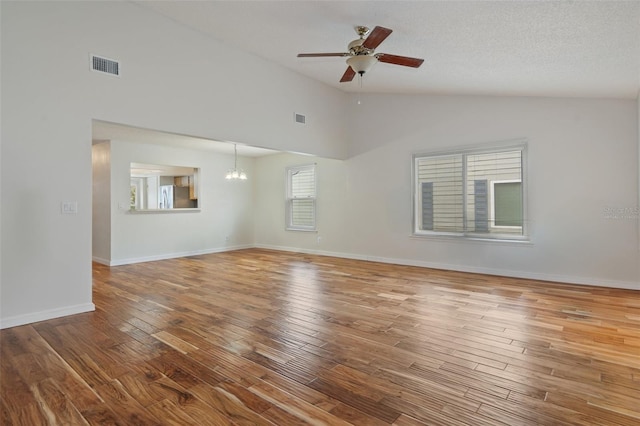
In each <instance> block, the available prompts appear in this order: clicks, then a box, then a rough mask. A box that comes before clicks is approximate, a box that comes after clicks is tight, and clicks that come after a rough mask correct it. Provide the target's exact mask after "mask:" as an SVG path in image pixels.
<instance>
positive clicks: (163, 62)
mask: <svg viewBox="0 0 640 426" xmlns="http://www.w3.org/2000/svg"><path fill="white" fill-rule="evenodd" d="M0 7H1V14H0V15H1V16H0V19H1V22H0V23H1V25H0V31H1V51H2V62H1V73H0V78H1V81H0V83H1V85H2V93H1V104H2V112H1V113H2V129H1V139H2V157H1V160H0V161H1V176H0V182H1V184H2V187H1V193H2V205H1V207H0V217H1V224H0V227H1V228H2V235H1V240H0V252H1V254H2V259H1V265H0V270H1V271H0V282H1V286H2V287H1V288H0V296H1V297H0V298H1V302H0V311H1V313H0V327H9V326H13V325H18V324H24V323H27V322H32V321H37V320H42V319H47V318H52V317H55V316H60V315H66V314H71V313H75V312H83V311H87V310H91V309H93V304H92V303H91V266H90V264H91V251H92V244H91V222H92V214H91V205H92V197H91V191H92V183H91V182H92V171H91V167H92V165H91V162H92V161H91V157H92V154H91V120H92V119H99V120H104V121H112V122H116V123H122V124H129V125H134V126H139V127H144V128H151V129H157V130H163V131H168V132H174V133H182V134H189V135H194V136H200V137H205V138H212V139H222V140H231V141H236V142H241V143H247V144H250V145H256V146H263V147H266V148H273V149H280V150H285V151H295V152H306V153H311V154H316V155H320V156H323V157H330V158H338V159H343V158H347V156H348V155H347V147H348V148H349V150H350V152H349V156H350V157H351V158H350V159H349V160H348V161H347V163H346V165H345V166H344V167H345V169H344V170H341V172H340V173H342V176H346V188H342V187H341V188H338V189H335V191H336V194H334V195H335V197H336V198H337V200H338V201H340V200H344V199H345V198H346V199H347V201H346V202H345V203H346V204H345V206H346V207H343V205H341V204H328V205H326V204H323V205H322V206H320V207H319V208H320V209H331V210H329V215H335V212H336V211H337V212H339V213H340V212H342V211H344V210H346V213H345V214H344V216H343V217H344V218H345V219H344V221H342V222H340V223H337V222H339V221H338V220H337V219H335V217H332V218H331V219H323V220H322V224H321V230H320V232H321V234H322V235H324V236H325V237H323V238H326V240H321V243H320V246H322V244H323V241H326V244H327V251H332V252H340V253H347V254H350V255H352V256H354V257H355V256H361V257H369V258H379V259H386V260H392V261H398V262H407V263H422V264H429V265H434V266H442V267H451V268H457V269H465V268H466V269H473V270H486V271H488V272H496V273H502V272H504V273H509V274H514V275H525V276H536V277H548V278H551V279H566V280H571V281H577V282H589V283H604V284H614V285H616V284H619V285H622V286H625V285H626V286H632V285H633V286H637V283H638V251H637V248H638V237H637V236H638V231H637V229H636V226H637V221H630V220H617V221H614V220H607V219H605V218H604V217H603V214H602V209H603V208H604V207H606V206H629V205H637V203H638V193H639V191H638V177H637V173H638V161H637V160H638V158H639V155H638V126H637V120H638V118H637V114H638V113H637V110H638V108H637V105H636V103H634V102H633V101H608V100H579V99H574V100H567V99H521V98H520V99H519V98H514V99H503V98H486V97H478V98H470V97H411V96H391V95H389V96H386V95H370V96H363V104H362V105H360V106H356V105H355V99H349V98H348V97H347V96H346V95H344V94H342V93H340V92H338V91H337V90H334V89H331V88H328V87H326V86H323V85H321V84H320V83H318V82H315V81H312V80H310V79H307V78H305V77H302V76H300V75H298V74H295V73H293V72H291V71H288V70H285V69H283V68H280V67H278V66H277V65H275V64H273V63H270V62H268V61H264V60H261V59H259V58H257V57H254V56H251V55H248V54H244V53H242V52H240V51H238V50H236V49H233V48H229V47H227V46H224V45H223V44H221V43H218V42H216V41H214V40H212V39H209V38H206V37H205V36H203V35H202V34H200V33H197V32H194V31H191V30H189V29H187V28H185V27H182V26H180V25H178V24H176V23H174V22H172V21H170V20H168V19H166V18H164V17H162V16H159V15H156V14H152V13H149V12H148V11H146V10H144V9H143V8H141V7H139V6H137V5H136V4H132V3H128V2H50V1H44V2H0ZM89 53H95V54H99V55H103V56H106V57H109V58H113V59H118V60H120V61H121V63H122V76H121V77H119V78H114V77H110V76H105V75H101V74H99V73H93V72H90V71H89V69H88V68H89V66H88V58H89ZM220 58H224V60H221V59H220ZM347 101H348V102H347ZM294 112H298V113H302V114H305V115H306V116H307V125H305V126H300V125H298V124H296V123H294V120H293V114H294ZM348 114H352V117H351V120H350V121H349V122H348V123H347V122H345V121H344V120H345V119H346V118H348ZM347 124H348V126H347ZM347 132H349V133H347ZM350 135H351V136H353V137H354V141H353V143H350V141H348V140H347V139H348V137H349V136H350ZM514 137H528V138H529V140H530V150H529V151H530V158H529V162H530V166H531V167H530V173H531V176H530V186H529V189H530V198H529V200H530V205H531V209H530V212H529V213H530V218H531V219H532V224H531V229H532V240H533V244H531V245H528V246H513V245H512V244H507V245H501V244H492V245H489V244H486V243H468V242H466V243H460V242H451V241H433V240H423V239H411V238H409V237H408V236H409V233H410V200H411V195H410V193H409V188H410V185H409V182H410V173H409V160H410V154H411V152H414V151H419V150H423V149H430V148H433V147H449V146H460V145H467V144H475V143H478V142H485V141H495V140H504V139H510V138H514ZM112 154H113V153H112ZM541 165H542V166H541ZM341 167H342V166H339V167H336V168H337V169H340V168H341ZM567 170H569V171H570V173H568V172H567ZM16 176H19V177H20V178H19V179H16ZM43 182H46V184H44V183H43ZM343 191H345V192H344V193H343ZM324 197H325V196H323V198H324ZM329 199H330V198H327V200H329ZM62 201H77V203H78V213H77V214H73V215H63V214H61V208H60V203H61V202H62ZM336 208H337V209H339V210H334V209H336ZM341 209H344V210H341ZM323 214H324V213H323ZM125 217H127V216H125ZM129 219H132V220H137V219H133V218H129ZM114 220H115V219H114ZM274 220H275V219H274ZM256 223H257V222H256ZM281 223H282V222H279V224H281ZM278 226H280V225H278ZM112 229H113V228H112ZM282 232H284V231H282ZM210 238H211V240H210V241H205V242H201V244H202V246H210V245H214V246H215V245H216V244H218V243H216V242H215V241H214V240H215V238H217V237H213V236H211V237H210ZM242 238H244V236H243V237H242ZM216 241H219V240H216ZM256 241H257V242H259V243H261V244H274V245H280V244H281V245H283V246H291V245H293V246H295V247H297V248H299V249H317V245H318V243H317V239H316V238H312V239H311V238H309V237H308V236H307V237H301V236H294V235H290V234H287V235H286V236H283V235H280V234H278V233H277V232H276V233H274V234H272V235H268V236H267V235H262V234H261V235H260V238H256ZM310 244H315V245H314V246H313V247H312V246H310ZM111 249H112V252H113V250H114V247H113V246H112V248H111ZM182 250H189V248H188V247H186V246H179V247H176V248H175V251H176V252H179V251H182ZM139 253H141V251H140V252H127V253H118V255H117V256H118V258H130V257H135V256H138V255H139ZM145 253H146V252H145ZM147 254H148V253H147Z"/></svg>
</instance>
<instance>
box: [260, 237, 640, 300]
mask: <svg viewBox="0 0 640 426" xmlns="http://www.w3.org/2000/svg"><path fill="white" fill-rule="evenodd" d="M255 247H256V248H263V249H271V250H282V251H288V252H294V253H306V254H317V255H320V256H333V257H341V258H344V259H355V260H368V261H370V262H380V263H389V264H394V265H406V266H419V267H423V268H432V269H441V270H447V271H457V272H469V273H473V274H486V275H497V276H503V277H510V278H523V279H530V280H538V281H550V282H559V283H565V284H580V285H590V286H595V287H610V288H621V289H626V290H640V283H637V282H633V281H619V280H605V279H601V278H591V277H577V276H569V275H555V274H543V273H538V272H528V271H514V270H510V269H497V268H483V267H477V266H463V265H451V264H446V263H437V262H426V261H421V260H413V259H398V258H389V257H379V256H368V255H362V254H354V253H342V252H331V251H325V250H307V249H301V248H297V247H285V246H275V245H266V244H256V245H255Z"/></svg>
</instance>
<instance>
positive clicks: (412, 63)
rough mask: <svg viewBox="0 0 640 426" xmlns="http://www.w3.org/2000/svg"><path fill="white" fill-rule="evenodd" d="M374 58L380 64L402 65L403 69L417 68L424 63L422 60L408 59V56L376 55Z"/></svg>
mask: <svg viewBox="0 0 640 426" xmlns="http://www.w3.org/2000/svg"><path fill="white" fill-rule="evenodd" d="M376 57H377V58H378V60H379V61H380V62H386V63H388V64H394V65H402V66H404V67H412V68H418V67H419V66H420V65H422V63H423V62H424V59H420V58H410V57H408V56H398V55H389V54H388V53H378V54H376Z"/></svg>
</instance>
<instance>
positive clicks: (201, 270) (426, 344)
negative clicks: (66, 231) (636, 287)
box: [0, 249, 640, 426]
mask: <svg viewBox="0 0 640 426" xmlns="http://www.w3.org/2000/svg"><path fill="white" fill-rule="evenodd" d="M93 297H94V303H95V305H96V311H95V312H92V313H86V314H81V315H75V316H70V317H65V318H60V319H55V320H50V321H44V322H40V323H36V324H32V325H27V326H21V327H14V328H11V329H6V330H2V332H1V333H0V343H1V348H0V349H1V362H0V368H1V369H0V378H1V396H2V400H1V403H0V424H2V425H29V426H31V425H46V424H65V425H67V424H68V425H85V424H93V425H105V424H114V425H115V424H120V425H192V424H193V425H227V424H233V425H298V424H312V425H321V424H327V425H348V424H355V425H389V424H395V425H398V426H414V425H447V426H450V425H499V424H508V425H512V426H514V425H533V424H544V425H638V424H640V291H625V290H616V289H607V288H594V287H585V286H574V285H564V284H554V283H546V282H536V281H531V280H519V279H508V278H500V277H493V276H485V275H474V274H465V273H457V272H446V271H436V270H430V269H425V268H417V267H406V266H394V265H387V264H380V263H372V262H364V261H355V260H346V259H337V258H331V257H321V256H311V255H304V254H294V253H285V252H278V251H269V250H260V249H250V250H239V251H235V252H227V253H219V254H211V255H204V256H197V257H190V258H183V259H172V260H165V261H159V262H149V263H141V264H136V265H127V266H118V267H111V268H109V267H105V266H103V265H98V264H95V265H94V288H93Z"/></svg>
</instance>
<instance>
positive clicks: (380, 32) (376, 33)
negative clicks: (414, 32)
mask: <svg viewBox="0 0 640 426" xmlns="http://www.w3.org/2000/svg"><path fill="white" fill-rule="evenodd" d="M392 32H393V30H390V29H389V28H385V27H375V28H374V29H373V31H371V34H369V36H368V37H367V38H366V39H365V41H364V43H362V47H366V48H367V49H375V48H376V47H378V46H379V45H380V43H382V42H383V41H384V39H385V38H387V37H389V34H391V33H392Z"/></svg>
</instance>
